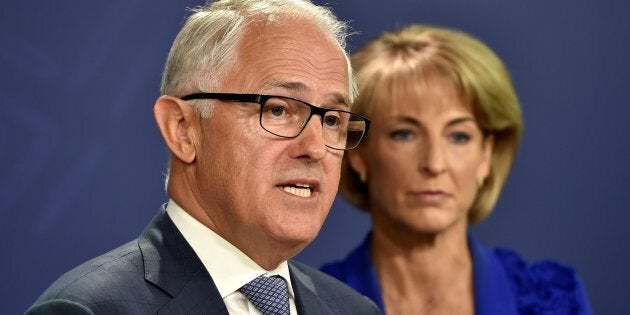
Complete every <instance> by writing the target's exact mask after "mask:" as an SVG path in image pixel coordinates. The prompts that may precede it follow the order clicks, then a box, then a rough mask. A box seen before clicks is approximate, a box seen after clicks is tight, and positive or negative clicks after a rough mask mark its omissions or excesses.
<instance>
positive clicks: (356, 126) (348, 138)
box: [181, 93, 370, 150]
mask: <svg viewBox="0 0 630 315" xmlns="http://www.w3.org/2000/svg"><path fill="white" fill-rule="evenodd" d="M181 99H182V100H184V101H189V100H197V99H216V100H220V101H223V102H243V103H257V104H258V105H260V120H259V121H260V126H261V127H262V128H263V129H264V130H266V131H268V132H269V133H272V134H274V135H276V136H279V137H282V138H295V137H297V136H299V135H300V133H301V132H302V130H304V127H306V125H307V124H308V122H309V120H310V119H311V117H313V115H318V116H319V117H321V121H322V127H323V128H322V129H323V135H324V143H325V144H326V146H327V147H329V148H331V149H335V150H351V149H354V148H356V147H357V146H358V145H359V143H360V142H361V139H363V136H364V135H365V133H366V131H367V130H368V128H370V120H369V119H367V118H366V117H363V116H361V115H359V114H355V113H351V112H348V111H345V110H339V109H328V108H321V107H317V106H314V105H311V104H309V103H306V102H303V101H300V100H298V99H295V98H291V97H285V96H274V95H261V94H234V93H195V94H190V95H186V96H184V97H182V98H181Z"/></svg>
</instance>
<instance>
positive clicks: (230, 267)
mask: <svg viewBox="0 0 630 315" xmlns="http://www.w3.org/2000/svg"><path fill="white" fill-rule="evenodd" d="M166 213H167V214H168V216H169V217H170V218H171V220H172V221H173V223H175V226H176V227H177V229H178V230H179V231H180V232H181V233H182V235H183V236H184V238H185V239H186V241H187V242H188V244H190V246H191V247H192V249H193V250H194V251H195V253H196V254H197V256H198V257H199V259H200V260H201V262H202V263H203V265H204V266H205V267H206V269H207V270H208V273H209V274H210V276H212V280H213V281H214V284H215V285H216V286H217V289H219V293H220V294H221V298H223V302H225V306H227V309H228V312H229V313H230V314H231V315H244V314H249V315H261V313H260V311H259V310H258V309H257V308H256V307H255V306H254V304H252V303H251V302H250V301H249V300H248V299H247V297H245V295H243V294H242V293H241V292H239V291H238V289H239V288H240V287H242V286H243V285H245V284H246V283H248V282H250V281H252V280H254V278H256V277H258V276H260V275H265V276H273V275H280V276H282V277H283V278H284V279H285V280H286V281H287V286H288V289H289V307H290V309H291V314H297V308H296V307H295V295H294V293H293V287H292V286H291V277H290V275H289V265H288V264H287V262H286V261H283V262H282V263H281V264H280V265H279V266H278V267H277V268H276V269H274V270H265V269H264V268H262V267H260V266H259V265H258V264H256V263H255V262H254V261H253V260H252V259H251V258H249V257H248V256H247V255H245V254H244V253H243V252H242V251H240V250H239V249H238V248H236V247H235V246H234V245H232V244H231V243H230V242H228V241H226V240H225V239H223V238H222V237H221V236H219V235H218V234H216V233H215V232H214V231H212V230H211V229H209V228H208V227H206V226H205V225H203V224H201V223H200V222H199V221H197V220H196V219H195V218H193V217H192V216H191V215H190V214H188V213H187V212H186V211H185V210H184V209H182V208H181V207H180V206H179V205H177V204H176V203H175V201H173V200H172V199H171V200H169V202H168V205H167V206H166Z"/></svg>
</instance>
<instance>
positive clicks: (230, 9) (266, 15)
mask: <svg viewBox="0 0 630 315" xmlns="http://www.w3.org/2000/svg"><path fill="white" fill-rule="evenodd" d="M192 12H193V14H192V15H191V16H190V17H189V18H188V19H187V20H186V23H185V24H184V26H183V27H182V29H181V30H180V32H179V34H177V37H176V38H175V41H174V43H173V46H172V47H171V50H170V52H169V55H168V58H167V60H166V65H165V66H164V73H163V75H162V84H161V88H160V90H161V93H162V95H173V96H182V94H188V93H193V92H198V91H211V92H216V91H212V90H213V89H214V88H216V86H217V85H218V83H219V79H220V78H221V76H222V74H223V73H224V71H228V70H229V69H228V68H229V65H230V63H231V62H234V60H233V59H234V58H233V57H234V55H235V53H234V50H235V49H236V48H237V47H236V46H237V45H238V41H239V40H240V37H241V34H243V33H244V29H245V27H246V26H247V25H248V24H249V23H251V22H254V21H267V22H270V23H274V22H280V21H283V20H285V19H286V17H291V18H301V19H306V20H309V21H312V22H313V23H314V24H315V25H317V26H319V28H320V29H321V30H322V32H323V33H324V34H327V35H328V36H329V37H330V39H331V40H332V41H333V42H334V43H336V44H337V45H338V46H339V49H340V51H341V52H342V53H343V54H344V56H345V57H346V60H347V61H348V78H349V87H350V91H349V97H350V100H351V101H352V100H353V99H354V96H355V95H356V87H355V86H356V85H355V84H354V78H353V75H352V68H351V65H350V60H349V57H348V54H347V53H346V50H345V48H346V39H347V36H348V29H349V28H348V26H347V24H346V23H345V22H342V21H340V20H338V19H337V18H336V17H335V15H334V14H333V12H332V11H331V10H330V9H329V8H327V7H324V6H318V5H315V4H313V3H311V2H310V1H308V0H220V1H208V3H206V5H204V6H202V7H198V8H195V9H193V10H192ZM207 105H208V102H202V103H201V102H200V103H199V104H197V110H198V111H199V113H200V114H201V116H202V117H207V116H208V115H209V111H210V109H209V108H208V106H207Z"/></svg>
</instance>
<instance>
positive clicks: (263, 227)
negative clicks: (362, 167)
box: [155, 18, 349, 270]
mask: <svg viewBox="0 0 630 315" xmlns="http://www.w3.org/2000/svg"><path fill="white" fill-rule="evenodd" d="M235 54H236V57H235V60H234V63H233V64H232V66H231V67H229V68H228V71H227V73H226V74H225V75H223V76H222V79H221V82H219V85H218V88H217V90H216V91H212V92H226V93H259V94H272V95H281V96H290V97H294V98H298V99H301V100H304V101H306V102H309V103H311V104H315V105H317V106H321V107H329V108H339V109H347V106H348V105H347V104H348V97H349V96H348V93H349V84H348V82H349V78H348V71H347V67H348V65H347V63H346V60H345V58H344V55H343V53H342V50H341V48H339V47H338V46H336V45H335V44H334V43H333V42H332V41H331V40H330V39H329V38H327V37H326V36H325V35H324V34H323V33H322V32H321V31H320V30H319V29H317V28H316V27H315V26H314V25H313V24H311V23H310V22H309V21H303V20H292V19H291V18H289V19H282V21H281V22H280V24H265V23H263V22H254V23H251V24H249V25H248V26H247V28H246V31H245V32H244V34H243V37H242V38H241V41H240V42H239V44H238V47H237V49H236V51H235ZM213 102H214V104H213V106H214V109H213V112H212V114H211V116H210V117H209V118H207V119H200V118H199V117H197V115H196V114H195V112H194V110H193V109H192V107H191V106H189V105H188V104H185V103H186V102H184V101H181V100H180V99H177V98H174V97H170V96H163V97H162V98H161V99H159V100H158V102H157V103H156V106H155V113H156V119H157V120H158V124H160V129H161V131H162V134H163V136H164V138H165V140H166V142H167V144H168V145H169V148H170V149H171V151H172V152H173V155H174V156H173V159H172V165H171V176H170V179H169V186H168V192H169V195H170V196H171V198H173V199H174V200H175V201H176V202H177V203H178V204H180V205H181V206H182V207H183V208H184V209H186V211H188V212H189V213H190V214H191V215H192V216H193V217H195V218H196V219H197V220H199V221H200V222H202V223H203V224H204V225H206V226H207V227H209V228H210V229H212V230H213V231H215V232H216V233H217V234H219V235H220V236H222V237H223V238H225V239H226V240H227V241H229V242H230V243H232V244H233V245H235V246H236V247H238V248H239V249H240V250H241V251H243V252H244V253H245V254H247V255H248V256H249V257H250V258H252V259H253V260H254V261H255V262H256V263H258V264H259V265H260V266H261V267H263V268H265V269H268V270H270V269H273V268H275V267H277V265H278V264H279V263H280V262H282V261H284V260H286V259H288V258H290V257H292V256H293V255H295V254H297V253H298V252H299V251H300V250H302V249H303V248H304V247H305V246H306V245H307V244H308V243H309V242H310V241H312V240H313V239H314V238H315V236H316V235H317V233H318V232H319V230H320V228H321V226H322V224H323V221H324V219H325V217H326V215H327V214H328V211H329V209H330V207H331V205H332V202H333V200H334V198H335V194H336V192H337V187H338V183H339V174H340V166H341V158H342V156H343V151H337V150H332V149H327V148H326V146H325V144H324V140H323V137H322V126H321V120H320V118H319V117H318V116H314V117H312V118H311V120H310V121H309V123H308V125H307V126H306V128H305V129H304V130H303V131H302V133H301V134H300V135H299V136H298V137H297V138H293V139H283V138H279V137H277V136H274V135H272V134H270V133H268V132H266V131H264V130H263V129H262V128H261V127H260V125H259V122H258V117H259V116H258V115H259V110H260V107H259V106H258V104H250V103H226V102H220V101H213ZM160 122H162V123H160ZM292 184H308V185H310V186H311V187H312V193H311V195H310V196H309V197H302V196H297V195H294V194H291V193H289V192H286V191H284V190H283V189H282V186H286V185H292Z"/></svg>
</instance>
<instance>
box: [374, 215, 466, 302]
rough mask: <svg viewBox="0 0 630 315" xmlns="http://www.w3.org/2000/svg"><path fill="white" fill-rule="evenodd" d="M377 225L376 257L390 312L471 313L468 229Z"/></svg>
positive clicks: (375, 239) (384, 297)
mask: <svg viewBox="0 0 630 315" xmlns="http://www.w3.org/2000/svg"><path fill="white" fill-rule="evenodd" d="M394 231H395V232H391V233H388V230H386V229H379V228H378V227H377V226H375V229H374V231H373V234H372V239H371V247H372V258H373V260H374V263H375V267H376V271H377V274H378V278H379V280H380V283H381V290H382V294H383V301H384V303H385V308H386V311H387V314H410V313H415V314H440V313H444V314H472V313H473V309H474V305H473V304H474V302H473V292H472V290H473V289H472V288H473V286H472V261H471V258H470V257H471V255H470V251H469V249H468V242H467V238H466V228H465V226H463V227H453V228H452V229H449V230H448V231H444V232H443V233H437V234H422V233H412V232H409V233H405V231H404V229H395V230H394Z"/></svg>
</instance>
